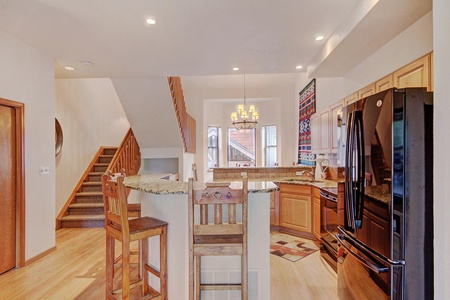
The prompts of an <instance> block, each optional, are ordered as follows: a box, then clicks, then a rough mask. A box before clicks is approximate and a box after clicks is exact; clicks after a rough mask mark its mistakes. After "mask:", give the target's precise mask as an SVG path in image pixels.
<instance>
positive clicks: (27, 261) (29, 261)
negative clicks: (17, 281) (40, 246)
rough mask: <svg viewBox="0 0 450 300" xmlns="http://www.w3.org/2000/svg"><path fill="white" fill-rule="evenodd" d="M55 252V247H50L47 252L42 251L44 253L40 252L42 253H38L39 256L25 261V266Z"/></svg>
mask: <svg viewBox="0 0 450 300" xmlns="http://www.w3.org/2000/svg"><path fill="white" fill-rule="evenodd" d="M55 250H56V246H53V247H51V248H50V249H48V250H46V251H44V252H42V253H40V254H38V255H36V256H33V257H32V258H30V259H27V260H26V261H25V266H28V265H29V264H31V263H33V262H35V261H37V260H39V259H41V258H42V257H44V256H46V255H47V254H50V253H52V252H53V251H55Z"/></svg>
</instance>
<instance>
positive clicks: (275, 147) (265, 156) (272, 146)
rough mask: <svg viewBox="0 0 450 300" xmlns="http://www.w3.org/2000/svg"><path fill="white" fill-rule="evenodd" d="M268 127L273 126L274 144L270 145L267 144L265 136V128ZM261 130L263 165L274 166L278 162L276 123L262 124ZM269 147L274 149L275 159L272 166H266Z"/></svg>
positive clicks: (266, 132)
mask: <svg viewBox="0 0 450 300" xmlns="http://www.w3.org/2000/svg"><path fill="white" fill-rule="evenodd" d="M268 127H271V128H275V144H272V145H268V143H267V141H268V137H267V134H268V130H267V128H268ZM262 129H263V130H262V132H263V134H262V139H263V146H262V148H263V162H264V166H265V167H275V166H278V162H277V152H278V134H277V132H278V130H277V125H276V124H270V125H263V126H262ZM269 149H275V155H274V159H275V161H274V162H273V164H274V165H273V166H268V161H267V158H268V154H267V153H268V150H269Z"/></svg>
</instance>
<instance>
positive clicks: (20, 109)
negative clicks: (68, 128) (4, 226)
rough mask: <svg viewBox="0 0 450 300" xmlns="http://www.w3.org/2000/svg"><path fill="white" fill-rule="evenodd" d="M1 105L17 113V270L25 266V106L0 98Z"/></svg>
mask: <svg viewBox="0 0 450 300" xmlns="http://www.w3.org/2000/svg"><path fill="white" fill-rule="evenodd" d="M0 105H4V106H9V107H12V108H14V109H15V113H16V115H15V117H16V141H17V145H16V201H17V203H16V204H17V206H16V268H20V267H23V266H24V265H25V142H24V139H25V125H24V112H25V104H24V103H20V102H16V101H12V100H7V99H2V98H0Z"/></svg>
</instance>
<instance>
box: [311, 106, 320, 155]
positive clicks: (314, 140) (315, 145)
mask: <svg viewBox="0 0 450 300" xmlns="http://www.w3.org/2000/svg"><path fill="white" fill-rule="evenodd" d="M310 126H311V152H312V153H319V152H320V115H319V114H317V113H316V114H314V115H312V116H311V119H310Z"/></svg>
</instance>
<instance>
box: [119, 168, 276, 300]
mask: <svg viewBox="0 0 450 300" xmlns="http://www.w3.org/2000/svg"><path fill="white" fill-rule="evenodd" d="M164 178H169V174H142V175H137V176H129V177H125V180H124V184H125V186H127V187H129V188H131V189H133V190H135V191H132V192H135V193H138V196H139V200H140V202H141V210H142V215H143V216H149V217H153V218H158V219H160V220H163V221H166V222H167V223H168V224H169V225H168V227H167V245H168V246H167V252H168V253H167V269H168V270H167V276H168V282H169V291H168V293H169V294H168V298H169V299H188V292H189V270H188V261H189V257H188V254H189V244H188V195H187V191H188V187H187V183H186V182H180V181H172V180H167V179H164ZM240 185H242V183H241V182H233V183H232V187H235V188H237V187H239V186H240ZM202 187H203V184H201V183H197V185H196V188H202ZM276 190H278V186H277V185H276V184H275V183H273V182H268V181H252V182H249V197H248V212H249V213H248V253H251V255H249V258H248V270H249V272H248V279H249V280H248V282H249V287H248V289H249V296H250V295H251V297H249V299H255V300H256V299H258V300H270V253H269V247H270V230H269V228H270V192H272V191H276ZM149 243H150V249H159V239H157V238H156V239H154V238H151V239H150V241H149ZM158 255H159V252H158V250H156V251H150V254H149V262H150V263H151V264H152V265H155V266H156V267H157V268H158V267H159V257H158ZM240 263H241V260H240V257H239V256H226V257H221V258H220V259H217V258H216V257H207V258H205V259H204V260H202V272H204V273H205V274H209V276H211V277H210V278H211V280H213V282H214V279H216V280H217V281H222V280H224V278H225V281H226V279H227V278H230V279H229V280H232V278H235V276H236V275H235V274H236V273H239V270H240ZM217 278H218V279H217ZM155 284H157V282H156V283H155ZM170 287H175V288H170ZM203 293H204V296H205V298H206V299H214V297H215V296H214V294H213V293H214V291H204V292H203ZM216 299H217V298H216Z"/></svg>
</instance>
